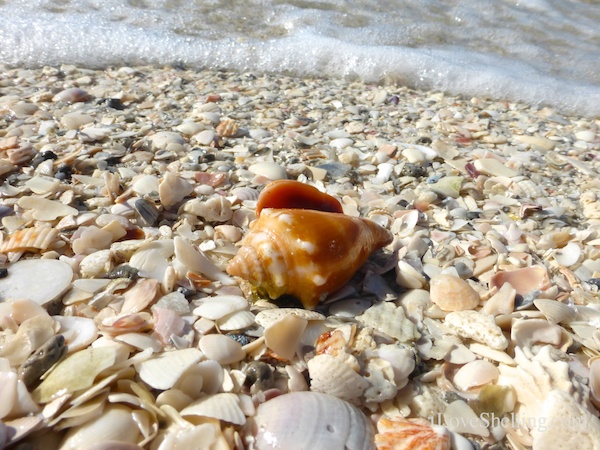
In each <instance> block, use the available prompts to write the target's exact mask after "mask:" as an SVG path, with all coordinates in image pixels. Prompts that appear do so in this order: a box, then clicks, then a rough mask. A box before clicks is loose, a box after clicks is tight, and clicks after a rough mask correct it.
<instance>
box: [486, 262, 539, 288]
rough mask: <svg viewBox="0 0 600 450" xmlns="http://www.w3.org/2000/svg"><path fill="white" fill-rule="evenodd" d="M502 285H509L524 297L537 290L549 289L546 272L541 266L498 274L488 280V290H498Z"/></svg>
mask: <svg viewBox="0 0 600 450" xmlns="http://www.w3.org/2000/svg"><path fill="white" fill-rule="evenodd" d="M504 283H510V285H511V286H512V287H513V288H515V290H516V291H517V294H519V295H526V294H528V293H529V292H531V291H534V290H536V289H539V290H540V291H545V290H546V289H548V288H549V287H550V278H549V277H548V271H547V270H546V268H545V267H543V266H530V267H525V268H523V269H517V270H512V271H508V272H498V273H496V274H495V275H494V276H493V277H492V278H491V279H490V288H494V287H497V288H500V287H502V285H503V284H504Z"/></svg>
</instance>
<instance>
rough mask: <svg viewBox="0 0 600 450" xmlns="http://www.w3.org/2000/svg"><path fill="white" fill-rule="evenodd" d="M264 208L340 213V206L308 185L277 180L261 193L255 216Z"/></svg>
mask: <svg viewBox="0 0 600 450" xmlns="http://www.w3.org/2000/svg"><path fill="white" fill-rule="evenodd" d="M265 208H293V209H296V208H298V209H314V210H317V211H329V212H335V213H342V212H343V209H342V204H341V203H340V202H339V201H338V200H337V199H336V198H335V197H332V196H331V195H329V194H326V193H324V192H321V191H319V190H318V189H317V188H316V187H314V186H311V185H309V184H304V183H300V182H299V181H293V180H277V181H273V182H272V183H269V184H268V185H267V186H265V188H264V189H263V190H262V191H261V193H260V195H259V197H258V200H257V202H256V216H257V217H259V216H260V212H261V211H262V210H263V209H265Z"/></svg>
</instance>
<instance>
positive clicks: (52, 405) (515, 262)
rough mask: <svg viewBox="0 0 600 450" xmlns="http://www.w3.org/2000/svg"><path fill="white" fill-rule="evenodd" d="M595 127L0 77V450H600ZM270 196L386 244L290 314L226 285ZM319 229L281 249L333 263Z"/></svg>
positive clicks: (103, 79)
mask: <svg viewBox="0 0 600 450" xmlns="http://www.w3.org/2000/svg"><path fill="white" fill-rule="evenodd" d="M599 125H600V124H599V123H598V121H597V120H593V119H585V118H582V117H566V116H562V115H560V114H558V113H557V112H555V111H553V110H551V109H549V108H543V107H528V106H526V105H521V104H514V103H507V102H502V101H491V100H486V99H481V98H472V99H462V98H456V97H451V96H445V95H443V94H440V93H425V92H417V91H412V90H410V89H407V88H402V87H397V86H383V85H382V86H376V85H369V84H363V83H358V82H349V81H341V80H322V79H320V80H313V79H297V78H289V77H281V76H277V77H275V76H269V75H257V74H250V73H228V72H208V71H204V72H202V71H200V72H194V71H187V70H183V69H173V68H161V69H159V68H150V67H115V68H109V69H106V70H103V71H95V70H88V69H82V68H77V67H74V66H61V67H44V68H40V69H12V68H9V67H2V70H1V71H0V176H1V177H2V183H0V216H1V231H2V240H1V241H0V398H1V399H2V400H1V401H0V449H1V448H20V446H27V447H28V448H34V449H37V448H40V449H41V448H43V449H61V450H71V449H73V450H74V449H82V448H86V449H94V450H101V449H124V450H129V449H141V448H143V449H149V450H171V449H172V450H175V449H181V448H185V449H196V448H197V449H209V450H225V449H238V450H241V449H248V450H251V449H257V450H261V449H275V448H285V449H293V450H296V449H311V450H315V449H316V450H321V449H327V450H335V449H349V450H355V449H378V450H384V449H385V450H387V449H417V450H419V449H421V450H424V449H438V450H439V449H451V448H452V449H459V450H463V449H464V450H469V449H473V450H476V449H490V450H500V449H512V450H529V449H534V450H546V449H550V448H552V449H572V448H578V449H582V450H583V449H586V448H598V442H600V420H599V419H598V415H599V412H598V408H599V407H600V359H599V358H598V356H599V355H600V327H599V324H600V300H599V296H598V287H599V285H600V199H599V198H598V196H599V195H600V194H599V192H600V181H599V179H598V173H600V161H599V158H598V154H599V153H598V150H599V149H600V137H599V135H598V127H599ZM275 180H295V181H297V182H299V183H302V186H312V187H314V189H315V190H314V191H313V190H310V188H309V190H310V192H313V193H314V192H315V191H318V192H320V193H324V194H327V197H326V198H330V197H331V198H334V199H335V202H337V203H335V202H334V203H333V205H334V206H333V207H332V206H331V203H329V201H327V202H325V203H326V204H327V205H329V206H325V207H321V206H319V207H316V208H315V207H314V204H313V206H311V208H312V209H309V210H313V209H320V210H322V209H325V211H319V214H316V215H318V216H320V215H321V214H325V216H326V217H328V218H330V217H331V216H332V215H333V216H339V217H336V220H337V219H339V218H340V217H343V220H350V221H353V223H361V224H365V223H368V224H373V225H374V226H375V225H376V226H375V229H377V230H383V231H384V236H385V239H382V240H381V241H380V242H379V243H378V245H376V246H374V247H373V248H369V249H368V251H367V252H366V253H367V255H366V257H365V259H364V261H363V260H360V261H359V262H360V264H358V263H357V264H355V265H356V267H353V268H352V271H351V272H352V274H351V275H349V276H347V277H346V278H344V279H343V280H342V282H340V286H337V285H336V286H335V288H332V287H327V289H325V290H324V291H323V292H319V293H318V294H317V295H316V297H315V296H310V301H308V300H306V298H305V299H304V301H305V305H302V303H301V302H300V301H298V298H294V297H300V299H302V297H303V293H302V292H300V291H290V290H289V289H287V288H288V287H289V286H290V285H289V284H286V283H287V282H285V283H283V285H284V286H285V287H286V289H285V290H284V291H285V292H284V291H282V292H279V291H277V290H275V289H273V288H272V286H271V287H269V286H267V287H266V288H265V287H264V286H263V287H262V289H261V286H258V287H257V286H256V283H254V284H253V282H254V281H255V280H253V279H252V278H251V277H249V279H244V278H242V277H238V276H236V275H232V273H233V274H235V271H234V270H231V269H230V270H229V272H230V273H228V272H227V267H228V265H229V264H230V263H231V261H233V260H234V258H235V257H236V255H238V254H239V253H240V252H241V250H240V249H241V248H243V246H244V245H246V243H248V242H249V241H250V240H251V239H250V238H248V236H250V235H251V233H253V231H252V230H253V229H254V228H256V229H258V227H259V226H262V225H261V224H262V223H263V222H260V221H261V220H263V218H264V221H267V219H269V217H270V216H272V215H273V214H280V213H281V210H282V209H281V208H280V207H279V206H278V205H275V204H274V203H272V201H271V200H269V201H266V202H262V201H261V202H260V203H259V201H258V199H259V194H260V193H261V192H262V191H263V189H265V186H267V185H269V183H271V182H272V181H275ZM303 195H304V194H303ZM311 195H312V194H311ZM300 197H302V195H301V196H300ZM257 204H258V205H257ZM316 204H317V205H319V204H321V202H320V201H317V202H316ZM336 205H340V206H341V210H339V207H338V206H336ZM257 206H258V212H259V213H260V214H257ZM274 206H277V207H276V208H275V207H274ZM277 211H279V213H277ZM290 211H291V210H290ZM299 211H300V212H298V211H296V212H295V213H294V214H304V213H305V212H302V208H301V209H300V210H299ZM285 214H289V212H286V213H285ZM311 214H312V213H311ZM257 216H259V217H257ZM257 219H258V220H257ZM283 219H285V220H287V219H286V217H284V218H283ZM288 219H289V217H288ZM311 220H312V219H311ZM340 220H341V219H340ZM308 223H309V221H308V220H307V221H306V224H307V226H308ZM315 223H316V224H317V225H312V222H311V226H313V228H311V230H312V231H311V232H310V233H308V234H305V235H304V237H302V238H301V239H300V242H298V240H297V239H296V240H295V245H300V247H301V248H303V249H304V250H305V251H306V250H308V253H310V252H311V251H313V250H314V251H315V252H320V253H323V254H326V253H327V252H324V251H323V249H322V248H320V247H319V248H318V249H317V248H316V244H314V243H313V242H319V244H318V245H319V246H321V245H323V244H322V243H323V242H328V243H329V244H331V242H332V240H331V239H329V238H327V239H329V240H327V239H326V238H325V237H326V236H329V235H330V233H332V232H333V231H334V230H333V229H334V228H336V227H337V226H338V225H337V223H338V222H335V224H334V222H328V221H324V222H320V221H317V222H315ZM255 224H259V225H255ZM319 224H321V225H319ZM266 229H267V230H272V227H270V226H266ZM298 229H303V228H302V227H301V226H300V225H299V226H298ZM269 232H270V231H269ZM284 235H285V233H284ZM342 236H344V237H343V238H339V239H343V243H344V245H343V246H342V245H340V246H339V247H335V248H341V249H345V250H343V251H342V250H341V251H340V252H341V256H343V257H345V258H349V259H351V260H354V256H352V255H353V253H352V252H353V251H354V250H355V247H356V245H353V244H357V243H358V242H359V240H360V239H362V238H358V237H357V238H353V237H351V236H350V237H348V235H346V234H344V233H342ZM388 237H389V239H388ZM339 239H338V238H335V240H336V242H338V241H339ZM282 241H284V239H283V238H282V237H277V239H276V240H275V241H274V242H275V243H274V244H269V245H270V246H271V247H269V246H267V248H266V250H268V251H270V250H269V249H274V248H275V247H276V246H278V245H280V244H281V242H282ZM261 242H263V241H260V242H259V243H258V244H256V245H258V246H259V247H260V246H261V245H263V244H261ZM329 244H328V245H329ZM253 245H254V244H253ZM282 247H283V248H284V249H285V251H286V252H288V253H286V255H290V254H291V255H292V257H291V259H290V261H294V258H293V256H294V255H297V253H294V252H296V250H294V248H295V247H293V246H292V245H291V244H289V245H288V244H285V245H283V246H282ZM379 247H381V248H379ZM290 252H291V253H290ZM348 255H350V256H348ZM361 258H362V256H361ZM354 261H355V262H356V260H354ZM257 267H258V266H257ZM323 270H324V269H319V268H317V269H314V268H313V269H312V271H309V272H308V275H307V274H300V275H299V276H300V277H302V276H309V277H312V278H311V279H312V280H313V281H315V283H316V284H317V285H318V284H319V283H321V281H322V279H321V278H320V277H324V272H323ZM249 273H256V272H253V271H252V270H249ZM286 276H287V275H286ZM282 279H283V274H282ZM300 279H303V278H300ZM304 279H305V278H304ZM301 286H304V289H301V291H302V290H304V291H306V290H307V288H306V285H303V284H301ZM269 293H270V294H271V296H272V297H278V298H270V297H269V295H268V294H269ZM280 294H293V295H281V296H280ZM307 298H308V297H307ZM315 298H316V299H317V301H314V299H315ZM303 306H306V307H303Z"/></svg>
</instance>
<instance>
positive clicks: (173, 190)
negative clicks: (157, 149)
mask: <svg viewBox="0 0 600 450" xmlns="http://www.w3.org/2000/svg"><path fill="white" fill-rule="evenodd" d="M193 190H194V187H193V186H192V185H191V184H190V183H189V182H187V181H186V180H184V179H183V178H180V177H178V176H177V175H175V174H173V173H171V172H167V173H165V174H164V176H163V178H162V180H161V182H160V185H159V186H158V197H159V199H160V203H161V204H162V205H163V206H164V207H165V208H170V207H171V206H173V205H175V204H177V203H179V202H180V201H181V200H183V199H184V198H185V197H186V196H188V195H190V194H191V193H192V191H193Z"/></svg>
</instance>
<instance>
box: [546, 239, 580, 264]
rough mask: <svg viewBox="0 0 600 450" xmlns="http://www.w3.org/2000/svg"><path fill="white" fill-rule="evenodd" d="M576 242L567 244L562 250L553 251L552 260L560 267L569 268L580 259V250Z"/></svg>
mask: <svg viewBox="0 0 600 450" xmlns="http://www.w3.org/2000/svg"><path fill="white" fill-rule="evenodd" d="M579 245H580V244H578V243H577V242H569V243H568V244H567V245H565V246H564V247H563V248H560V249H557V250H555V251H554V253H553V254H552V256H554V260H555V261H556V262H557V263H558V264H559V265H561V266H564V267H571V266H573V265H575V264H576V263H577V262H578V261H579V258H580V257H581V254H582V250H581V247H580V246H579Z"/></svg>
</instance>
